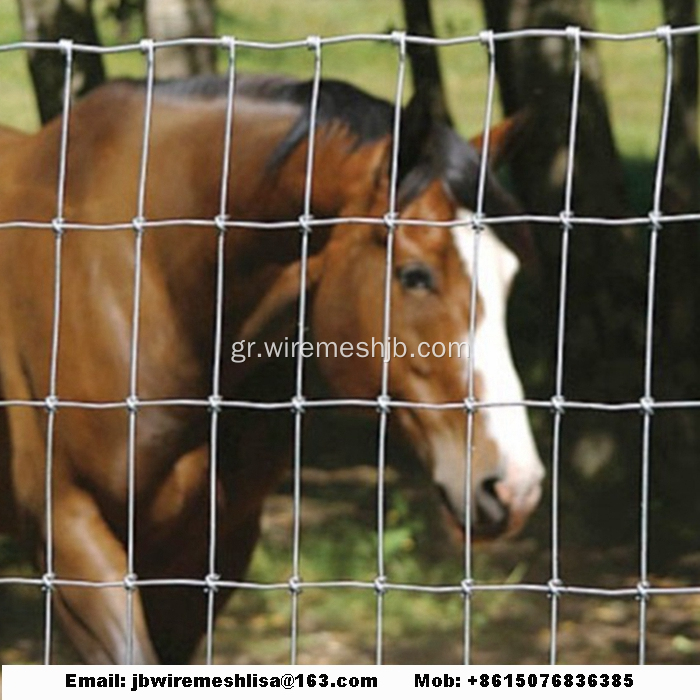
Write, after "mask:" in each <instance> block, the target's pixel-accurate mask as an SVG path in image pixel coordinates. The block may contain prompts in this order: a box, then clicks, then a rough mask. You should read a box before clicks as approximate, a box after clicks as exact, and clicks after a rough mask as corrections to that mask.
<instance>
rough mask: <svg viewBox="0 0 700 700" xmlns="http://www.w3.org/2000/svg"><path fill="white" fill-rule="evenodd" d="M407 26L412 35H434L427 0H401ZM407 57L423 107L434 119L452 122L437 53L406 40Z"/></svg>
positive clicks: (428, 0) (428, 47) (427, 47)
mask: <svg viewBox="0 0 700 700" xmlns="http://www.w3.org/2000/svg"><path fill="white" fill-rule="evenodd" d="M402 4H403V12H404V17H405V19H406V29H407V31H408V33H409V34H412V35H415V36H427V37H434V36H435V26H434V24H433V17H432V14H431V11H430V0H402ZM407 51H408V58H409V60H410V62H411V71H412V73H413V88H414V90H415V93H416V95H418V96H419V97H420V98H421V99H422V100H423V102H424V105H425V109H426V111H427V112H428V113H429V114H431V116H432V117H433V119H435V120H436V121H444V122H447V123H448V124H451V123H452V118H451V117H450V113H449V110H448V108H447V99H446V96H445V88H444V85H443V80H442V71H441V70H440V62H439V60H438V54H437V51H436V50H435V47H433V46H423V45H421V44H412V43H409V44H408V48H407Z"/></svg>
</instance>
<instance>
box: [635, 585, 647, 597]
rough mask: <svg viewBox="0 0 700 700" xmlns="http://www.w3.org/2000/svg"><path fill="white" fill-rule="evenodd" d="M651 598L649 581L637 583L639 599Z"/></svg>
mask: <svg viewBox="0 0 700 700" xmlns="http://www.w3.org/2000/svg"><path fill="white" fill-rule="evenodd" d="M648 598H649V581H639V583H637V595H636V599H637V600H647V599H648Z"/></svg>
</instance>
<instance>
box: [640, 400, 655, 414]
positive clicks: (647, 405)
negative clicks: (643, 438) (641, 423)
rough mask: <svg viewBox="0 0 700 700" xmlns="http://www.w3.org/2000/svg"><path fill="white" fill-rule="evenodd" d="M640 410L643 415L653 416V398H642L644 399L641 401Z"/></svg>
mask: <svg viewBox="0 0 700 700" xmlns="http://www.w3.org/2000/svg"><path fill="white" fill-rule="evenodd" d="M639 410H640V413H642V414H643V415H646V416H653V415H654V399H653V398H652V397H651V396H642V398H641V399H639Z"/></svg>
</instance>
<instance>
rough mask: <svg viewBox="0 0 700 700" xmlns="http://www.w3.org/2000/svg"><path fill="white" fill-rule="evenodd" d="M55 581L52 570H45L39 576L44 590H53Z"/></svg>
mask: <svg viewBox="0 0 700 700" xmlns="http://www.w3.org/2000/svg"><path fill="white" fill-rule="evenodd" d="M55 582H56V574H54V572H53V571H47V572H46V573H45V574H44V575H43V576H42V577H41V588H42V590H44V591H53V588H54V583H55Z"/></svg>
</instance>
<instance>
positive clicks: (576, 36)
mask: <svg viewBox="0 0 700 700" xmlns="http://www.w3.org/2000/svg"><path fill="white" fill-rule="evenodd" d="M566 38H567V39H568V40H569V41H573V42H574V46H575V47H576V48H578V47H579V46H580V44H581V27H579V26H576V25H570V26H568V27H567V28H566Z"/></svg>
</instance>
